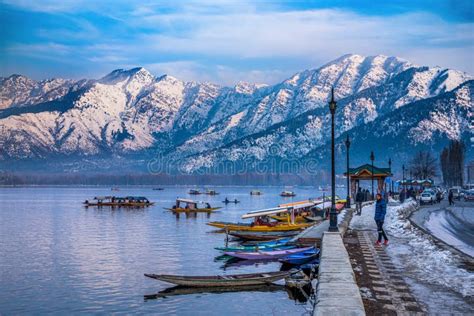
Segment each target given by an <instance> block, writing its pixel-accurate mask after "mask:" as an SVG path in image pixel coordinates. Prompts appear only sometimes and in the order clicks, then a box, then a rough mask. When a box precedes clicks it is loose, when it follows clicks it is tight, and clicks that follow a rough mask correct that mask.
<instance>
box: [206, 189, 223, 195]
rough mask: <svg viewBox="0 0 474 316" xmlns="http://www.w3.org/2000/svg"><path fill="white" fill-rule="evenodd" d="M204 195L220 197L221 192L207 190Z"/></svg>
mask: <svg viewBox="0 0 474 316" xmlns="http://www.w3.org/2000/svg"><path fill="white" fill-rule="evenodd" d="M204 194H207V195H219V192H217V191H215V190H207V191H206V192H205V193H204Z"/></svg>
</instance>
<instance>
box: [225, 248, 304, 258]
mask: <svg viewBox="0 0 474 316" xmlns="http://www.w3.org/2000/svg"><path fill="white" fill-rule="evenodd" d="M312 248H313V247H304V248H294V249H286V250H272V251H255V252H247V251H226V252H224V254H225V255H228V256H231V257H235V258H239V259H245V260H272V259H275V260H276V259H279V258H283V257H286V256H288V255H291V254H295V253H299V252H305V251H308V250H310V249H312Z"/></svg>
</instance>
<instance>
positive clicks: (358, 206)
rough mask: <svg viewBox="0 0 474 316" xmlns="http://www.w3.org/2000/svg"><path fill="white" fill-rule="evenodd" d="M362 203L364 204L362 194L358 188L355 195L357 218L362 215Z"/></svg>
mask: <svg viewBox="0 0 474 316" xmlns="http://www.w3.org/2000/svg"><path fill="white" fill-rule="evenodd" d="M362 202H364V193H362V190H361V189H360V188H359V190H357V194H356V210H357V212H356V214H357V215H359V216H360V215H362Z"/></svg>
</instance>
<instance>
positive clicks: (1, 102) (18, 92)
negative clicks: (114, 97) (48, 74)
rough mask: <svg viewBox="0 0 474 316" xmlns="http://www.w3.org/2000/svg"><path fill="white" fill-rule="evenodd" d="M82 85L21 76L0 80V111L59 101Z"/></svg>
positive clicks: (77, 82) (76, 82)
mask: <svg viewBox="0 0 474 316" xmlns="http://www.w3.org/2000/svg"><path fill="white" fill-rule="evenodd" d="M82 84H84V81H83V80H81V81H76V80H66V79H47V80H41V81H35V80H32V79H29V78H27V77H25V76H21V75H11V76H10V77H7V78H0V110H2V109H6V108H10V107H20V106H28V105H33V104H38V103H43V102H47V101H53V100H57V99H59V98H61V97H63V96H65V95H66V94H67V93H69V92H71V91H74V90H77V89H78V88H79V87H80V86H81V85H82Z"/></svg>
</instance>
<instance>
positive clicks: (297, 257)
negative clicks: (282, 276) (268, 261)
mask: <svg viewBox="0 0 474 316" xmlns="http://www.w3.org/2000/svg"><path fill="white" fill-rule="evenodd" d="M318 256H319V249H318V248H312V249H309V250H307V251H304V252H299V253H295V254H291V255H288V256H286V257H284V258H281V259H279V260H278V261H280V262H282V263H286V264H291V265H301V264H305V263H308V262H311V261H313V260H314V259H316V258H317V257H318Z"/></svg>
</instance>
